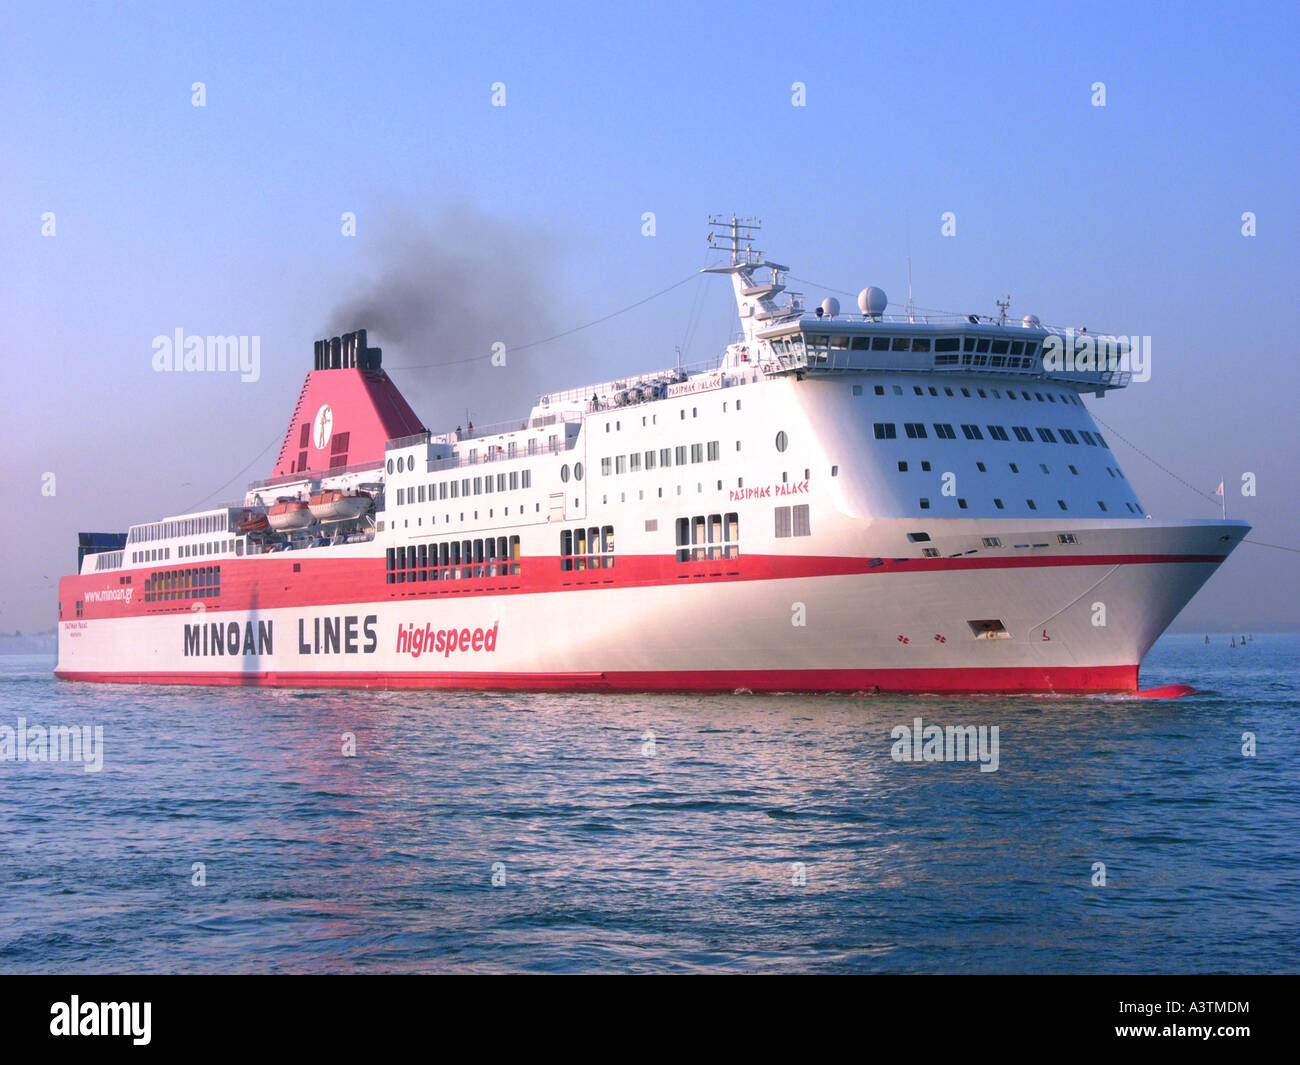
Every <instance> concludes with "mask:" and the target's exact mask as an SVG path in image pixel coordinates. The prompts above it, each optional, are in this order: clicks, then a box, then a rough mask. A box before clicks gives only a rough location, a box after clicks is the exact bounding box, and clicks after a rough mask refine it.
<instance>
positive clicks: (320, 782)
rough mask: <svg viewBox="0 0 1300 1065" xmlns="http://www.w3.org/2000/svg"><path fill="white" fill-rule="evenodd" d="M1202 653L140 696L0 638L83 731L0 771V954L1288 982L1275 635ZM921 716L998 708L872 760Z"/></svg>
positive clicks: (45, 708)
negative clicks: (890, 693)
mask: <svg viewBox="0 0 1300 1065" xmlns="http://www.w3.org/2000/svg"><path fill="white" fill-rule="evenodd" d="M1212 641H1213V642H1212V643H1211V645H1209V646H1206V645H1205V644H1204V643H1203V638H1202V637H1200V636H1197V637H1194V638H1193V637H1166V638H1165V639H1164V640H1162V641H1161V642H1160V643H1159V644H1158V645H1157V646H1156V648H1155V649H1154V650H1153V652H1152V654H1151V656H1150V657H1149V658H1148V661H1147V664H1146V666H1145V668H1144V670H1143V683H1144V684H1145V685H1158V684H1166V683H1174V682H1183V683H1190V684H1194V685H1196V686H1197V687H1198V688H1201V689H1204V693H1203V694H1198V695H1195V696H1191V697H1188V698H1184V699H1179V700H1174V701H1152V700H1139V699H1113V698H1088V699H1004V698H984V699H966V698H902V697H887V696H875V697H870V698H844V697H828V696H817V697H807V696H794V695H790V696H771V697H769V696H754V695H741V696H726V697H722V696H694V695H690V696H688V695H683V696H664V695H619V696H589V695H532V694H528V695H511V694H490V693H489V694H483V693H445V692H430V693H419V692H415V693H412V692H371V693H358V692H350V691H341V692H320V691H275V690H259V689H246V690H231V689H220V688H212V689H197V688H138V687H127V686H105V685H89V684H85V685H83V684H67V683H62V682H57V681H55V680H54V679H53V678H52V677H51V675H50V670H51V668H52V666H53V661H52V660H51V659H47V658H36V657H9V658H0V725H9V726H10V727H16V726H17V722H18V718H19V717H20V716H21V717H24V718H25V719H26V720H27V722H28V723H29V725H32V724H41V725H64V724H76V725H92V726H94V725H102V726H103V730H104V751H105V754H104V767H103V770H102V771H101V772H98V773H87V772H85V771H84V770H83V768H82V767H81V766H80V765H77V764H53V765H51V764H41V763H35V764H33V763H20V762H13V761H0V891H2V892H3V894H0V900H2V902H0V971H7V972H30V971H56V972H91V971H115V972H117V971H129V972H135V971H178V972H210V971H250V972H280V971H287V972H333V971H413V970H419V971H424V970H474V971H500V970H507V971H514V970H528V971H590V970H602V971H603V970H612V971H624V970H633V971H664V970H667V971H691V970H759V971H908V972H933V971H942V972H962V971H1086V972H1142V971H1175V972H1201V971H1210V970H1214V971H1229V972H1240V971H1245V972H1264V971H1296V970H1297V969H1300V842H1298V841H1300V753H1298V752H1300V722H1298V721H1297V714H1298V712H1300V699H1298V692H1300V686H1298V683H1297V672H1298V670H1300V637H1297V636H1296V635H1265V634H1256V636H1255V638H1254V639H1253V641H1252V642H1249V643H1248V644H1247V645H1246V646H1245V647H1237V648H1230V647H1229V646H1228V637H1227V636H1226V635H1224V636H1214V637H1212ZM918 715H919V716H921V717H922V719H923V720H924V722H926V723H936V724H942V725H950V724H975V725H981V724H983V725H990V726H992V725H997V726H998V728H999V741H1000V742H999V756H1000V764H999V768H998V769H997V771H996V772H991V773H981V772H980V771H979V768H978V766H977V765H975V764H972V763H948V764H936V763H923V764H903V763H899V762H895V761H894V760H893V759H892V758H891V746H892V740H891V738H890V730H891V729H893V728H894V727H895V726H897V725H902V724H910V723H911V722H912V721H913V719H914V718H915V717H916V716H918ZM1247 732H1249V733H1253V734H1254V735H1255V737H1256V738H1257V754H1256V756H1255V757H1244V756H1243V754H1242V743H1243V733H1247ZM347 733H351V734H353V735H354V736H355V742H356V755H355V757H345V756H344V755H343V753H342V747H343V744H344V739H343V737H344V734H347ZM650 734H653V739H652V740H651V739H650V738H649V737H650ZM1096 862H1104V863H1105V871H1106V885H1105V886H1104V887H1100V886H1093V879H1094V873H1093V867H1094V863H1096ZM195 863H203V869H204V873H205V876H206V884H204V885H202V886H196V885H195V884H194V883H192V880H193V878H194V875H195V874H194V865H195ZM497 863H501V864H497ZM800 863H801V864H800ZM494 870H495V872H496V879H497V880H500V879H501V878H502V877H504V883H503V884H500V885H499V886H494V884H493V879H494ZM801 874H802V875H801ZM801 879H802V880H803V881H804V882H803V883H799V882H798V881H800V880H801Z"/></svg>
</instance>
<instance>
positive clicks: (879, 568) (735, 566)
mask: <svg viewBox="0 0 1300 1065" xmlns="http://www.w3.org/2000/svg"><path fill="white" fill-rule="evenodd" d="M1225 557H1227V556H1225V555H1061V556H1022V557H1016V556H1011V555H1003V556H994V557H980V558H912V559H888V558H885V559H872V558H867V557H858V556H854V557H843V556H818V555H800V556H792V555H741V556H739V557H738V558H732V559H709V560H705V561H701V562H678V561H677V560H676V559H675V558H673V557H672V556H662V555H627V556H619V557H618V561H617V563H616V564H615V565H614V566H612V567H610V568H609V569H588V570H561V569H560V568H559V560H558V558H551V557H547V558H531V559H524V560H522V572H521V573H520V574H517V575H512V576H502V577H474V578H465V579H460V580H451V581H407V582H403V583H401V584H388V583H386V581H385V579H384V574H385V571H384V568H383V567H384V562H383V559H382V558H369V559H337V560H331V559H301V560H300V559H295V558H293V557H292V556H289V557H288V558H287V559H278V558H277V559H275V560H274V561H271V560H260V559H223V560H220V561H219V562H213V563H209V564H210V565H220V566H221V573H222V581H221V585H222V587H221V594H220V595H219V596H214V597H210V598H205V599H201V600H200V599H173V600H164V601H160V602H151V603H145V602H144V601H143V594H144V590H143V581H144V577H145V576H147V575H148V574H149V573H154V572H169V571H171V570H183V569H186V568H187V566H186V565H168V566H158V567H152V566H151V567H147V568H144V569H137V570H133V571H130V572H131V574H132V575H133V576H139V577H140V583H138V584H133V601H132V602H131V603H130V604H126V603H123V602H122V601H120V600H112V601H108V602H104V603H97V602H89V601H87V602H86V605H85V611H86V613H85V619H86V620H93V619H97V618H120V617H157V616H163V617H180V616H182V615H187V614H190V613H193V612H194V611H192V609H191V608H192V607H193V605H194V604H195V603H198V602H202V603H204V604H205V607H204V609H205V610H207V611H224V610H275V609H286V608H289V609H291V608H308V607H319V606H345V605H349V604H366V603H384V602H409V601H412V600H438V599H444V598H452V599H454V598H457V597H460V598H482V597H487V596H496V595H544V594H551V593H564V592H580V591H590V590H592V589H610V588H651V587H664V586H684V585H698V584H710V583H725V582H728V581H763V580H791V579H798V578H806V577H833V576H855V575H859V574H864V573H865V574H886V573H927V572H946V571H956V570H977V569H1020V568H1039V567H1048V566H1116V565H1127V566H1138V565H1162V564H1168V563H1185V564H1192V563H1203V564H1214V565H1218V564H1220V563H1222V562H1223V560H1224V558H1225ZM289 562H295V563H298V564H300V565H301V567H302V568H301V571H300V572H297V573H295V572H293V571H292V567H291V566H290V565H289V564H288V563H289ZM873 562H878V563H879V564H878V565H872V563H873ZM254 567H262V568H261V569H255V568H254ZM125 572H126V571H115V573H114V574H113V576H114V577H116V576H119V575H124V574H125ZM103 579H104V578H103V576H101V575H99V574H94V575H87V576H84V577H83V576H73V577H64V578H63V579H62V580H61V581H60V589H59V594H60V596H61V597H62V598H63V602H64V616H63V617H62V618H61V620H63V621H75V620H78V619H76V618H73V617H69V616H68V608H69V606H70V603H71V601H73V600H75V599H77V598H78V596H79V595H81V594H82V590H85V589H89V590H94V589H95V588H103V584H102V581H103ZM64 582H68V585H67V588H66V589H65V585H64ZM78 585H80V587H78ZM412 585H414V586H415V589H418V591H416V590H415V589H413V588H412ZM109 587H110V588H118V587H120V586H119V585H110V586H109Z"/></svg>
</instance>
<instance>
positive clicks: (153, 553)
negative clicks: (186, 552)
mask: <svg viewBox="0 0 1300 1065" xmlns="http://www.w3.org/2000/svg"><path fill="white" fill-rule="evenodd" d="M171 557H172V549H171V548H170V547H150V548H146V549H145V550H143V551H132V552H131V561H132V562H136V563H138V562H167V561H168V560H169V559H170V558H171Z"/></svg>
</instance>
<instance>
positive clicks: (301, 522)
mask: <svg viewBox="0 0 1300 1065" xmlns="http://www.w3.org/2000/svg"><path fill="white" fill-rule="evenodd" d="M311 520H312V519H311V511H310V510H308V509H307V504H306V503H304V502H303V501H302V500H301V499H282V500H280V501H279V502H278V503H272V504H271V505H270V506H269V507H267V509H266V523H267V524H268V525H270V526H271V528H272V529H274V530H275V531H276V532H290V531H292V530H294V529H305V528H306V527H307V526H308V525H310V524H311Z"/></svg>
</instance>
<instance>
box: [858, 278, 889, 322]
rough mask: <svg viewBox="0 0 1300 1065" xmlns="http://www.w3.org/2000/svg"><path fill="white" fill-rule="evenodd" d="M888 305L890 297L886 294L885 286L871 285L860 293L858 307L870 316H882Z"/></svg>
mask: <svg viewBox="0 0 1300 1065" xmlns="http://www.w3.org/2000/svg"><path fill="white" fill-rule="evenodd" d="M888 306H889V297H888V296H886V295H885V290H884V289H883V288H877V287H876V286H875V285H869V286H867V287H866V288H864V289H863V290H862V291H861V292H859V293H858V308H859V309H860V310H861V311H862V313H863V314H865V315H867V316H869V317H872V318H878V317H880V315H882V314H884V313H885V308H886V307H888Z"/></svg>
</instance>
